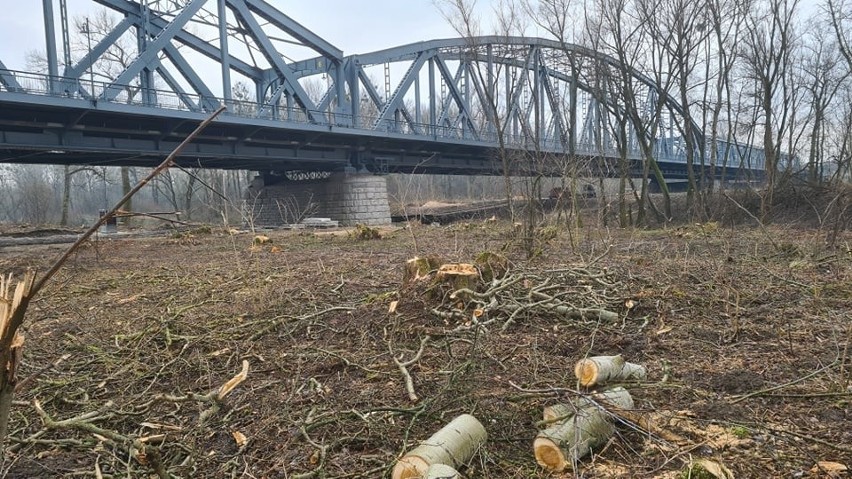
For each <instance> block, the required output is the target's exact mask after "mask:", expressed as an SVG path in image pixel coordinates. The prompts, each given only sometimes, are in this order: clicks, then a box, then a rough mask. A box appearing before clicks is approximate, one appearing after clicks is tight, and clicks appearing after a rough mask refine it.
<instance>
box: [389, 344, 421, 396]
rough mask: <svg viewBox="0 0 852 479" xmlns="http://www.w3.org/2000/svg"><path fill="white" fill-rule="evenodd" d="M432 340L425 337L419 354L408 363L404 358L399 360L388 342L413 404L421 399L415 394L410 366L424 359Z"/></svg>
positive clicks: (418, 351)
mask: <svg viewBox="0 0 852 479" xmlns="http://www.w3.org/2000/svg"><path fill="white" fill-rule="evenodd" d="M430 340H431V338H430V337H429V336H424V337H423V338H421V339H420V349H418V350H417V354H415V355H414V357H413V358H411V359H409V360H408V361H405V362H402V361H401V359H402V356H400V359H397V358H396V356H395V355H394V352H393V346H391V343H390V341H388V350H389V351H390V354H391V358H392V359H393V362H394V364H396V366H397V367H398V368H399V372H401V373H402V377H403V378H404V379H405V390H406V391H407V392H408V398H409V399H411V402H417V401H419V400H420V398H418V397H417V394H416V393H415V392H414V381H413V380H412V379H411V373H409V372H408V366H411V365H412V364H414V363H416V362H417V361H420V358H421V357H423V351H424V350H425V349H426V345H427V344H428V343H429V341H430Z"/></svg>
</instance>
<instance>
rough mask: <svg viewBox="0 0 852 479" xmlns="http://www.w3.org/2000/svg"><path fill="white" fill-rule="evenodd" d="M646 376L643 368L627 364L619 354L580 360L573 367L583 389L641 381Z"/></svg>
mask: <svg viewBox="0 0 852 479" xmlns="http://www.w3.org/2000/svg"><path fill="white" fill-rule="evenodd" d="M646 374H647V373H646V371H645V368H644V367H643V366H640V365H638V364H633V363H628V362H627V361H625V360H624V358H623V357H621V355H620V354H619V355H618V356H595V357H591V358H585V359H581V360H579V361H577V364H576V365H575V366H574V375H575V376H577V379H578V380H579V381H580V385H581V386H583V387H589V386H594V385H596V384H606V383H608V382H611V381H627V380H631V379H639V380H641V379H645V377H646Z"/></svg>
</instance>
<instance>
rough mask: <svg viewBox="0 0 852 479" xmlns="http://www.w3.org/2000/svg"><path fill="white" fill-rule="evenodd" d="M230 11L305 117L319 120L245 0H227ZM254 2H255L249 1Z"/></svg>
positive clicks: (296, 79) (309, 101) (305, 93)
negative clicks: (280, 79)
mask: <svg viewBox="0 0 852 479" xmlns="http://www.w3.org/2000/svg"><path fill="white" fill-rule="evenodd" d="M227 1H228V5H230V6H231V8H232V11H233V12H234V13H235V14H236V15H237V16H238V17H239V18H240V20H241V21H242V22H243V23H244V24H245V25H246V26H247V27H248V29H249V31H250V32H251V34H252V38H253V39H254V41H255V42H257V43H258V46H259V47H260V50H261V53H262V54H263V56H264V57H265V58H266V60H267V61H268V62H269V63H270V64H271V65H272V67H273V69H274V70H275V71H276V73H278V75H280V76H281V78H282V79H283V80H284V83H286V90H287V91H288V92H290V93H292V95H293V96H294V97H295V98H294V99H295V100H296V102H298V103H299V105H301V107H302V108H304V110H305V114H306V115H307V117H308V118H309V119H310V120H311V121H313V122H319V118H318V115H316V113H317V108H316V105H314V102H313V101H312V100H311V99H310V97H309V96H308V93H307V92H306V91H305V90H304V88H302V85H301V84H300V83H299V80H298V78H297V77H296V75H295V74H294V73H293V70H291V69H290V66H289V65H287V63H286V62H285V61H284V59H283V58H281V53H280V52H278V51H277V50H276V49H275V46H274V45H273V44H272V40H270V39H269V37H268V36H267V35H266V33H264V31H263V28H261V26H260V24H259V23H258V21H257V19H256V18H255V17H254V15H253V14H252V12H251V11H250V9H249V4H248V3H247V0H227ZM250 3H252V4H253V3H255V2H250Z"/></svg>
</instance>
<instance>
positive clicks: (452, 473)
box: [423, 464, 461, 479]
mask: <svg viewBox="0 0 852 479" xmlns="http://www.w3.org/2000/svg"><path fill="white" fill-rule="evenodd" d="M423 478H424V479H461V474H460V473H459V471H457V470H455V469H454V468H452V467H450V466H448V465H446V464H432V465H431V466H429V470H428V471H426V475H425V476H423Z"/></svg>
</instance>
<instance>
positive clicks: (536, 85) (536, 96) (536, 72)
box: [532, 48, 543, 149]
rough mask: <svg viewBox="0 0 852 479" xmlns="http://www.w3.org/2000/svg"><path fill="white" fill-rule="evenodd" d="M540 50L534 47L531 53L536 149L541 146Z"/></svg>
mask: <svg viewBox="0 0 852 479" xmlns="http://www.w3.org/2000/svg"><path fill="white" fill-rule="evenodd" d="M539 54H540V51H539V50H538V49H537V48H536V50H535V52H534V53H533V55H535V56H534V57H533V91H532V101H533V117H534V118H533V141H534V142H535V146H536V149H539V148H541V100H540V97H542V96H543V95H542V94H541V57H540V56H539Z"/></svg>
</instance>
